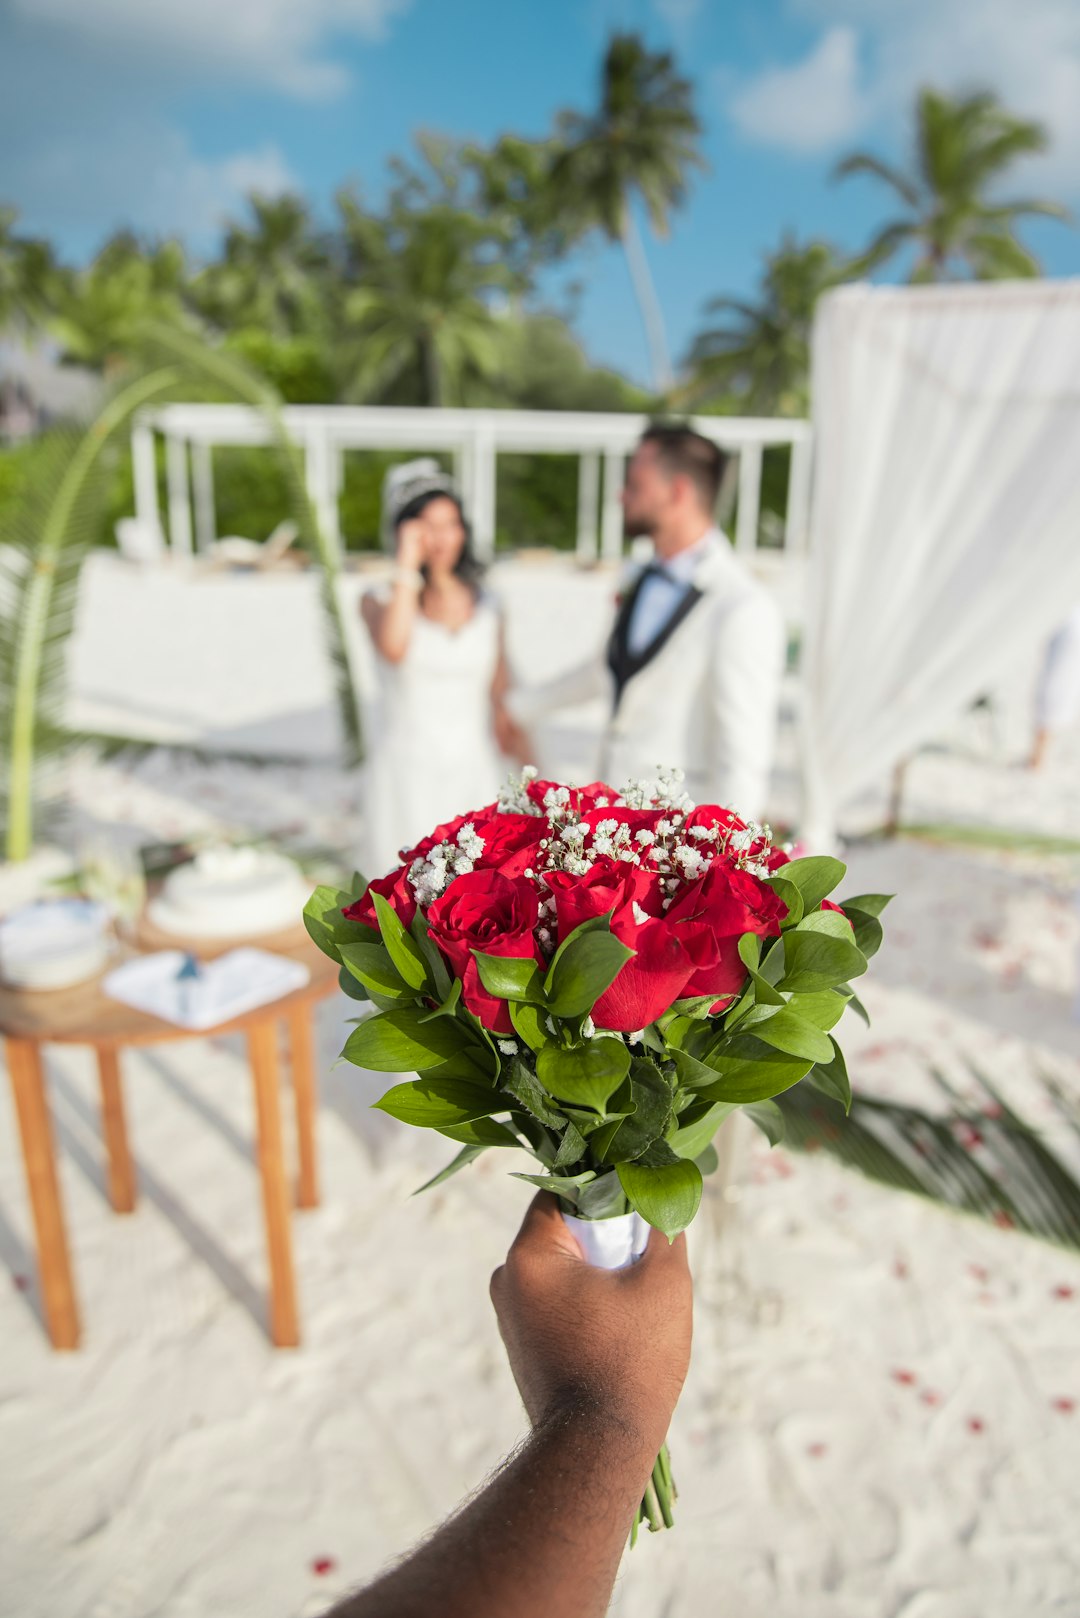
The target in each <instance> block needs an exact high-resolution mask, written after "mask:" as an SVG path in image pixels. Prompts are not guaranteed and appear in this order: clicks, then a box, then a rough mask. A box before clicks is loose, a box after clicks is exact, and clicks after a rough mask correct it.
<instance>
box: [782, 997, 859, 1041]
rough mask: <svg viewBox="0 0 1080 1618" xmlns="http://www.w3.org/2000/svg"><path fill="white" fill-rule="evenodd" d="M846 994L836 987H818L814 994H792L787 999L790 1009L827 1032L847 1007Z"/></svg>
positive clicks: (834, 1025)
mask: <svg viewBox="0 0 1080 1618" xmlns="http://www.w3.org/2000/svg"><path fill="white" fill-rule="evenodd" d="M847 1003H848V996H847V995H846V994H842V993H841V992H840V991H839V990H837V989H819V990H818V992H817V993H816V994H793V995H792V997H791V999H790V1000H789V1001H788V1005H789V1006H790V1008H791V1010H792V1011H794V1012H795V1013H796V1014H797V1015H798V1016H799V1017H801V1018H802V1019H803V1021H804V1022H809V1023H813V1025H814V1027H815V1028H823V1029H824V1030H825V1032H826V1033H828V1031H829V1029H830V1028H835V1027H836V1025H837V1023H838V1022H839V1021H840V1018H841V1017H842V1016H843V1015H844V1012H845V1010H846V1009H847Z"/></svg>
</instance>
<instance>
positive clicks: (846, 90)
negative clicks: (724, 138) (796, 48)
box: [728, 27, 864, 152]
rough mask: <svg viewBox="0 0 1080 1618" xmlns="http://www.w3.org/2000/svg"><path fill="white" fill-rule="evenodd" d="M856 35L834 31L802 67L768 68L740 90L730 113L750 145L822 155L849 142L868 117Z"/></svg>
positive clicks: (730, 105) (800, 65)
mask: <svg viewBox="0 0 1080 1618" xmlns="http://www.w3.org/2000/svg"><path fill="white" fill-rule="evenodd" d="M858 76H859V63H858V50H857V42H856V37H855V32H854V30H853V29H851V28H842V27H841V28H831V29H829V31H828V33H826V34H823V35H822V37H821V39H820V40H819V42H818V43H817V45H815V47H814V49H813V50H812V51H811V52H810V53H809V55H807V56H805V57H804V58H803V60H802V61H801V62H796V63H794V64H793V65H792V66H790V67H770V68H766V69H765V70H764V72H762V73H759V74H758V75H757V76H756V78H753V79H751V80H749V81H748V82H746V83H744V84H743V85H741V86H740V87H739V88H737V89H736V91H735V93H734V95H733V96H732V97H731V101H730V103H729V107H728V111H729V113H730V115H731V117H732V119H733V120H734V122H735V125H736V127H737V128H738V130H739V131H740V133H741V134H742V135H744V136H745V137H746V138H747V139H748V140H752V141H754V142H755V143H756V144H758V145H761V146H779V147H781V148H782V149H783V150H785V151H795V152H820V151H823V150H826V149H828V148H829V147H832V146H835V145H836V144H837V142H838V141H842V140H847V139H848V138H849V137H850V136H851V135H852V134H853V133H854V132H855V130H857V129H858V128H859V126H860V124H861V123H862V121H863V117H864V106H863V101H862V96H861V94H860V92H859V87H858Z"/></svg>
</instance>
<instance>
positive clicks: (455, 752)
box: [361, 595, 507, 878]
mask: <svg viewBox="0 0 1080 1618" xmlns="http://www.w3.org/2000/svg"><path fill="white" fill-rule="evenodd" d="M499 638H500V618H499V610H498V607H497V605H496V603H495V602H494V601H493V600H492V599H491V597H490V596H487V595H481V596H480V597H479V598H478V599H477V603H476V608H475V611H474V612H473V615H472V617H471V618H470V619H469V620H468V622H467V623H465V624H463V625H462V627H461V628H460V629H448V628H447V627H446V626H445V625H443V624H438V623H435V622H434V621H433V620H432V619H430V618H426V617H425V616H424V615H423V613H417V615H416V619H415V622H414V625H413V632H412V638H411V640H410V643H409V649H408V651H407V652H406V654H405V656H404V657H403V658H402V660H401V662H400V663H389V662H387V661H386V659H385V658H382V657H379V656H376V658H375V663H376V668H377V684H378V691H377V701H376V705H375V713H374V715H373V716H372V721H371V730H370V732H369V737H368V745H369V753H368V760H367V763H366V764H365V766H364V770H363V786H362V791H363V797H362V803H361V808H362V813H363V839H362V848H361V870H362V871H363V873H364V875H365V876H367V877H369V878H371V877H376V876H383V875H384V874H385V873H386V872H387V871H389V870H392V869H393V867H394V866H395V865H397V864H398V863H399V861H398V852H399V850H400V849H401V848H404V847H409V846H411V845H412V844H414V843H417V842H419V841H420V839H421V837H424V836H426V835H427V833H428V832H430V831H433V830H434V829H435V827H436V826H437V825H439V824H440V823H441V822H442V821H444V820H450V819H452V818H453V816H454V815H458V814H462V813H464V812H465V811H466V810H469V809H479V808H482V807H483V805H484V804H487V803H492V802H493V801H494V799H495V798H496V797H497V796H498V791H499V787H500V785H501V784H502V781H503V778H504V776H505V775H506V772H507V766H506V764H505V762H504V761H503V759H502V758H501V756H500V754H499V752H498V749H497V748H496V745H495V737H494V733H493V730H492V716H491V687H492V682H493V681H494V678H495V671H496V668H497V665H498V660H499Z"/></svg>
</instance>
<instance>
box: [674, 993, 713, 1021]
mask: <svg viewBox="0 0 1080 1618" xmlns="http://www.w3.org/2000/svg"><path fill="white" fill-rule="evenodd" d="M717 998H718V996H717V995H715V994H692V995H688V996H687V998H686V999H685V1000H676V1001H675V1002H674V1003H673V1005H672V1007H671V1009H672V1011H675V1012H678V1013H679V1015H680V1016H683V1017H691V1018H693V1019H694V1020H696V1021H702V1020H703V1019H704V1018H706V1017H707V1016H708V1015H709V1010H710V1008H711V1007H712V1006H715V1004H716V1001H717Z"/></svg>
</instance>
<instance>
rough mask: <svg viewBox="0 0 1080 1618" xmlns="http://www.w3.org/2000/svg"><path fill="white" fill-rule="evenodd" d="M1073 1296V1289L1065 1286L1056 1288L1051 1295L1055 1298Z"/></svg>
mask: <svg viewBox="0 0 1080 1618" xmlns="http://www.w3.org/2000/svg"><path fill="white" fill-rule="evenodd" d="M1075 1295H1076V1294H1075V1292H1074V1290H1073V1288H1072V1287H1067V1286H1056V1287H1055V1288H1054V1289H1053V1292H1052V1294H1051V1296H1052V1297H1055V1298H1072V1297H1075Z"/></svg>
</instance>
